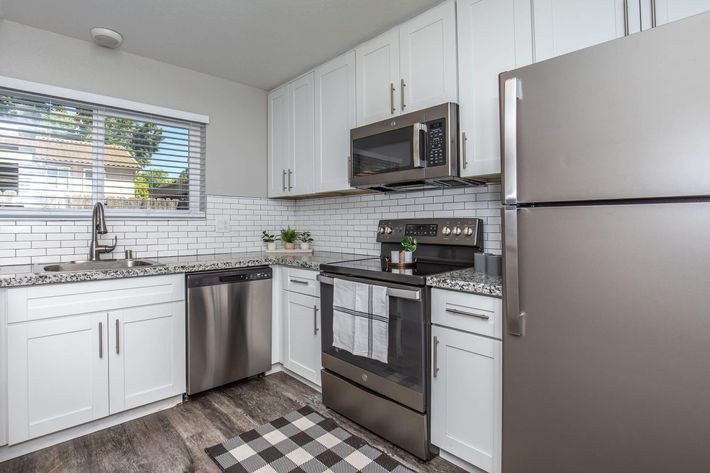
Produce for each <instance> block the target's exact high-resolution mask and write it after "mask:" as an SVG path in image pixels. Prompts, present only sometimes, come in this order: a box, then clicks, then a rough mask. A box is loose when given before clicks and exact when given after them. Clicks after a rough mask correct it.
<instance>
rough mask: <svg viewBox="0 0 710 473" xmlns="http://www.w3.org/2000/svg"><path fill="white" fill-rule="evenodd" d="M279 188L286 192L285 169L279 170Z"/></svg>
mask: <svg viewBox="0 0 710 473" xmlns="http://www.w3.org/2000/svg"><path fill="white" fill-rule="evenodd" d="M281 190H282V191H284V192H286V170H285V169H282V170H281Z"/></svg>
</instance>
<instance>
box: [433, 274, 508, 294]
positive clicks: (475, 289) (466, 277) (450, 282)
mask: <svg viewBox="0 0 710 473" xmlns="http://www.w3.org/2000/svg"><path fill="white" fill-rule="evenodd" d="M426 283H427V285H428V286H431V287H438V288H441V289H451V290H454V291H461V292H470V293H472V294H479V295H482V296H493V297H503V278H502V277H500V276H490V275H488V274H485V273H479V272H477V271H475V270H474V269H473V268H468V269H460V270H457V271H451V272H449V273H443V274H438V275H436V276H430V277H428V278H427V279H426Z"/></svg>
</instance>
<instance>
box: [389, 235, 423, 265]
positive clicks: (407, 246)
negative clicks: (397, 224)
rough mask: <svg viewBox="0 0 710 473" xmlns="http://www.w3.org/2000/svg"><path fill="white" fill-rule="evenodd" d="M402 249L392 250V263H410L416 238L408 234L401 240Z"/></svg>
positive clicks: (415, 246) (414, 249)
mask: <svg viewBox="0 0 710 473" xmlns="http://www.w3.org/2000/svg"><path fill="white" fill-rule="evenodd" d="M401 243H402V250H401V251H397V250H394V251H392V263H394V264H410V263H412V262H413V261H414V257H413V253H414V252H415V251H416V250H417V245H418V244H419V243H418V242H417V239H416V238H414V237H412V236H408V237H406V238H405V239H404V240H402V242H401Z"/></svg>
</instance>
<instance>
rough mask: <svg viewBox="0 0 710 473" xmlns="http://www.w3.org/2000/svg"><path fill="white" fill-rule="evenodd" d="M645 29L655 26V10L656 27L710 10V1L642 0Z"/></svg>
mask: <svg viewBox="0 0 710 473" xmlns="http://www.w3.org/2000/svg"><path fill="white" fill-rule="evenodd" d="M641 8H642V20H643V26H644V29H646V28H650V27H651V26H652V25H653V15H654V11H653V9H654V8H655V21H656V26H660V25H664V24H666V23H670V22H671V21H676V20H682V19H683V18H687V17H689V16H693V15H697V14H699V13H703V12H706V11H708V10H710V0H641Z"/></svg>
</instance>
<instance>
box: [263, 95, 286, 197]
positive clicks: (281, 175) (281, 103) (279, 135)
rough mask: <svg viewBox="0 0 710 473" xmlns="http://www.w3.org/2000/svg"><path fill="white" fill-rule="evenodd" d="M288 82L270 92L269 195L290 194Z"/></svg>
mask: <svg viewBox="0 0 710 473" xmlns="http://www.w3.org/2000/svg"><path fill="white" fill-rule="evenodd" d="M290 90H291V86H290V85H289V84H286V85H284V86H282V87H279V88H278V89H276V90H274V91H272V92H271V93H270V94H269V99H268V100H269V129H268V133H269V140H268V143H269V197H279V196H283V195H286V194H288V186H287V182H286V179H287V173H288V169H289V167H290V166H289V164H290V160H291V159H290V156H291V146H290V142H291V138H290V136H291V126H290V122H291V113H290V98H289V91H290Z"/></svg>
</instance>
